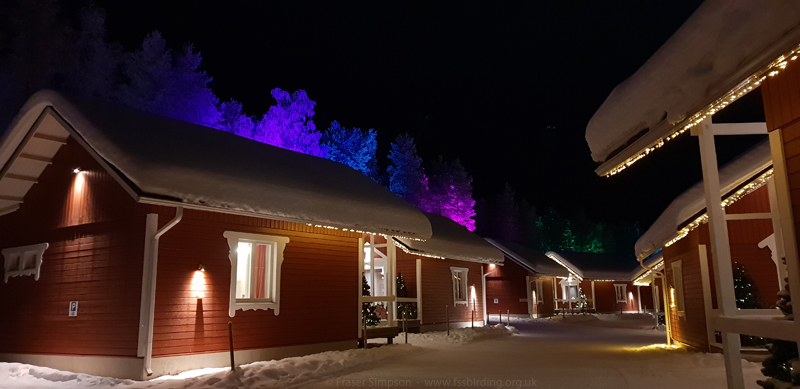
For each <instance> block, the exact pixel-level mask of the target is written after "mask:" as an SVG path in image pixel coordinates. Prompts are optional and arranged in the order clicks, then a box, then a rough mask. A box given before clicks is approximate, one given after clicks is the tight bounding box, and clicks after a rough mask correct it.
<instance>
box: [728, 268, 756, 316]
mask: <svg viewBox="0 0 800 389" xmlns="http://www.w3.org/2000/svg"><path fill="white" fill-rule="evenodd" d="M734 265H735V266H736V267H735V268H734V269H733V291H734V295H735V296H736V308H739V309H761V308H762V306H761V301H760V300H759V298H758V289H757V288H756V286H755V284H753V280H751V279H750V276H749V275H748V274H747V271H746V270H745V269H744V266H742V265H740V264H738V263H736V262H734Z"/></svg>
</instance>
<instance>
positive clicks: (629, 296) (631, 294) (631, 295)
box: [628, 292, 633, 301]
mask: <svg viewBox="0 0 800 389" xmlns="http://www.w3.org/2000/svg"><path fill="white" fill-rule="evenodd" d="M628 300H631V301H633V292H628Z"/></svg>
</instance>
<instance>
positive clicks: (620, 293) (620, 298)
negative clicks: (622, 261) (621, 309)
mask: <svg viewBox="0 0 800 389" xmlns="http://www.w3.org/2000/svg"><path fill="white" fill-rule="evenodd" d="M626 287H627V285H625V284H614V292H616V295H617V302H618V303H627V302H628V301H627V300H625V297H626V293H625V289H626Z"/></svg>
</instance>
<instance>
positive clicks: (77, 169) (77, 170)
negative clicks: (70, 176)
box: [72, 167, 81, 174]
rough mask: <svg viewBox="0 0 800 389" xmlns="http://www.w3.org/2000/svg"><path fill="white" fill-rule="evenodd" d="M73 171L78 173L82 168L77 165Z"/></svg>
mask: <svg viewBox="0 0 800 389" xmlns="http://www.w3.org/2000/svg"><path fill="white" fill-rule="evenodd" d="M72 172H73V173H75V174H78V173H80V172H81V168H79V167H76V168H75V169H72Z"/></svg>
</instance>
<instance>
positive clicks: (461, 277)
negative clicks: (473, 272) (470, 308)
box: [450, 267, 469, 305]
mask: <svg viewBox="0 0 800 389" xmlns="http://www.w3.org/2000/svg"><path fill="white" fill-rule="evenodd" d="M450 274H451V275H452V278H453V304H454V305H459V304H464V305H469V300H468V298H469V295H468V293H469V291H468V288H467V275H468V274H469V269H467V268H465V267H451V268H450Z"/></svg>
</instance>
